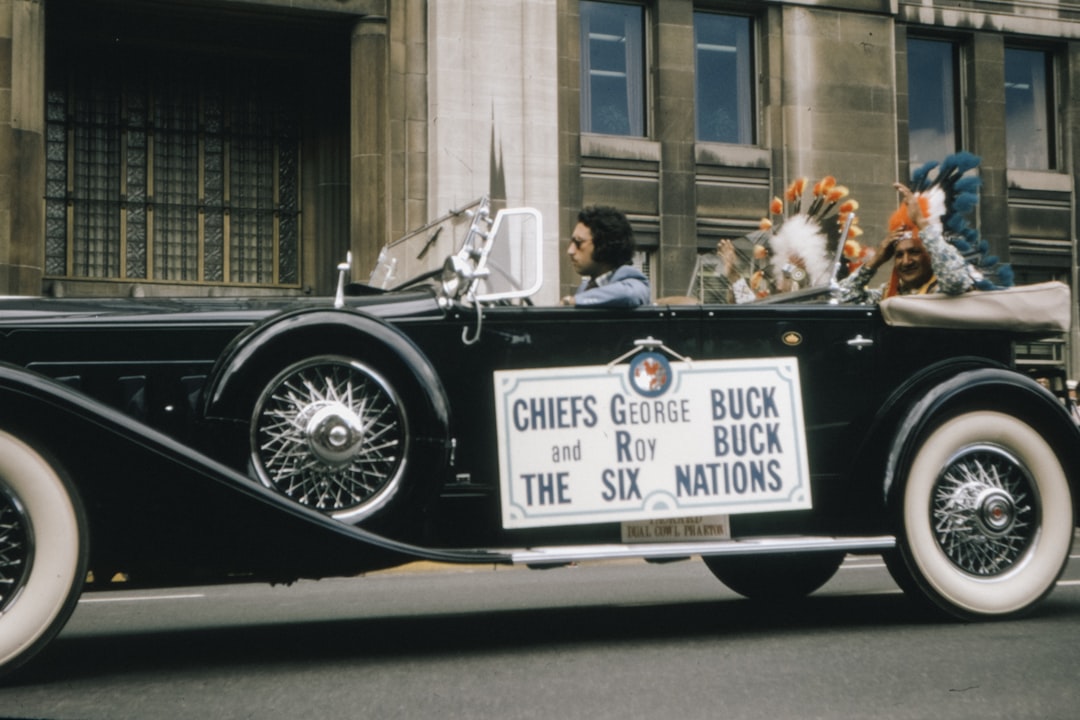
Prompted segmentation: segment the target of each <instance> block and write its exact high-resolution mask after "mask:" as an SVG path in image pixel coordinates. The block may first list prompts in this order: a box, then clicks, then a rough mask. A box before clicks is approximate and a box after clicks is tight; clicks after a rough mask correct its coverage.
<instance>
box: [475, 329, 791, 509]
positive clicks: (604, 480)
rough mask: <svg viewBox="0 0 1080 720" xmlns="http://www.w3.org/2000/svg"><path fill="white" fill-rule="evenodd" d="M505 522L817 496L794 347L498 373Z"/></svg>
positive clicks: (783, 503)
mask: <svg viewBox="0 0 1080 720" xmlns="http://www.w3.org/2000/svg"><path fill="white" fill-rule="evenodd" d="M495 401H496V420H497V434H498V444H499V475H500V488H501V494H502V521H503V526H504V527H507V528H524V527H541V526H554V525H575V524H583V523H599V522H619V521H637V520H649V519H656V518H673V517H684V516H688V515H690V516H701V515H722V514H736V513H750V512H773V511H784V510H798V509H805V508H809V507H810V506H811V500H810V483H809V468H808V463H807V452H806V430H805V426H804V421H803V413H802V393H801V390H800V385H799V369H798V363H797V360H796V359H795V358H789V357H784V358H767V359H760V360H709V361H694V362H690V361H679V362H675V363H672V362H669V360H668V359H667V357H666V356H665V355H662V354H660V353H658V352H655V351H651V350H650V351H646V352H639V353H638V354H637V355H635V356H634V357H633V358H632V360H631V361H630V362H629V363H628V364H618V365H610V366H586V367H564V368H547V369H534V370H503V371H497V372H496V373H495Z"/></svg>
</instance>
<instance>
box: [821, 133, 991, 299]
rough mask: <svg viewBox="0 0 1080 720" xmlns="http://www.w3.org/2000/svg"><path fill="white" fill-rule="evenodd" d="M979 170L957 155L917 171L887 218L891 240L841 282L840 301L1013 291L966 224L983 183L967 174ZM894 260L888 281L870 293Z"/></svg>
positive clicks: (970, 157) (972, 159) (972, 157)
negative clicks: (883, 269) (870, 285)
mask: <svg viewBox="0 0 1080 720" xmlns="http://www.w3.org/2000/svg"><path fill="white" fill-rule="evenodd" d="M978 164H979V158H978V157H976V156H975V155H972V154H971V153H967V152H959V153H955V154H953V155H950V156H949V157H947V158H945V160H944V161H942V162H941V163H940V165H939V164H938V163H936V162H932V163H927V164H925V165H923V166H922V167H921V168H919V169H918V170H917V171H915V173H914V174H913V175H912V188H911V189H909V188H908V187H906V186H904V185H902V184H900V183H896V184H895V185H894V187H895V188H896V189H897V190H898V191H899V192H900V194H901V198H902V201H901V203H900V207H899V208H897V210H896V212H895V213H893V215H892V217H891V218H889V234H888V236H886V238H885V239H884V240H882V241H881V244H880V245H879V246H878V250H877V253H876V254H875V255H874V257H873V259H871V260H870V261H869V262H866V263H864V264H863V265H861V266H859V268H858V269H857V270H856V271H855V272H854V273H852V274H851V275H850V276H849V277H847V278H845V279H844V280H842V281H841V282H840V296H841V299H842V300H844V301H848V302H862V303H876V302H878V301H880V300H882V299H884V298H888V297H892V296H894V295H921V294H926V293H944V294H947V295H959V294H961V293H964V292H967V291H968V290H971V289H972V288H976V289H979V290H991V289H995V288H1000V287H1006V286H1009V285H1011V284H1012V268H1011V267H1009V266H1008V265H1007V264H1003V263H1000V262H999V261H998V259H997V257H995V256H993V255H990V254H989V253H988V252H987V250H988V245H987V243H986V241H985V240H982V239H980V238H979V233H978V231H977V230H975V229H974V228H972V227H970V226H969V225H968V223H967V221H966V219H965V218H964V215H965V214H967V213H968V212H970V211H971V209H972V208H973V207H974V206H975V203H976V202H977V201H978V194H977V191H978V188H979V184H980V180H979V178H978V177H977V176H975V175H968V174H967V173H968V171H969V170H972V169H974V168H975V167H977V166H978ZM946 233H947V235H946ZM890 259H891V260H893V268H892V273H891V275H890V277H889V281H888V282H887V283H886V284H885V286H884V287H882V288H879V289H870V290H868V289H867V288H866V285H867V284H868V283H869V282H870V280H871V279H872V278H873V277H874V273H875V272H877V270H878V269H879V268H880V267H881V266H882V265H884V264H885V263H886V262H888V261H889V260H890Z"/></svg>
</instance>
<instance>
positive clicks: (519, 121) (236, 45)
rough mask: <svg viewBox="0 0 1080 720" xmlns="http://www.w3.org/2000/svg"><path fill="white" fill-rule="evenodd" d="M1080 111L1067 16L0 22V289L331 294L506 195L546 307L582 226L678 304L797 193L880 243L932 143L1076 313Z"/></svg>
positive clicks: (481, 4)
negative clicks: (948, 153)
mask: <svg viewBox="0 0 1080 720" xmlns="http://www.w3.org/2000/svg"><path fill="white" fill-rule="evenodd" d="M612 18H616V25H611V24H610V21H611V19H612ZM729 20H731V22H730V23H729V22H728V21H729ZM603 23H609V24H608V25H604V24H603ZM618 23H622V24H618ZM613 27H614V28H615V29H614V30H612V28H613ZM714 31H715V33H716V35H715V37H714V36H713V35H710V33H713V32H714ZM729 31H730V33H731V34H730V35H727V34H724V33H729ZM718 38H719V39H718ZM612 48H616V49H617V52H616V53H615V54H616V55H617V56H618V57H617V58H616V60H617V62H618V63H623V64H624V65H623V66H620V67H618V68H614V69H613V68H612V67H608V66H607V65H605V63H607V62H608V61H609V60H611V58H610V57H607V56H606V55H605V53H608V52H609V51H610V50H611V49H612ZM706 68H707V69H708V72H706V71H705V69H706ZM939 71H940V72H939ZM1028 71H1030V72H1028ZM1017 72H1021V74H1022V73H1023V72H1028V74H1026V75H1023V74H1022V77H1021V76H1018V75H1016V73H1017ZM713 73H719V74H716V75H715V82H714V81H713V80H714V75H713ZM616 86H617V89H616V90H615V91H614V92H615V94H617V95H619V94H620V93H622V94H621V95H620V97H622V98H623V99H625V100H627V103H628V105H629V107H630V112H629V113H628V114H627V116H626V117H625V118H624V117H623V114H624V113H622V110H619V112H617V113H615V115H617V116H618V117H616V118H615V120H617V121H618V122H617V123H616V124H615V125H605V124H604V123H605V122H608V121H609V120H611V119H612V118H611V117H608V115H610V112H609V111H610V108H607V107H605V106H603V104H602V101H603V99H604V98H606V97H608V94H609V93H610V92H613V91H612V90H611V88H612V87H616ZM705 109H708V110H709V113H710V114H708V115H707V114H706V113H705ZM1078 110H1080V2H1066V1H1065V0H1058V1H1055V0H1027V1H1025V2H1022V3H1013V2H1002V1H1000V0H973V1H972V2H965V3H955V2H946V1H944V0H940V1H939V0H759V1H749V0H639V1H635V0H625V2H590V1H589V0H521V2H505V1H504V0H188V1H181V0H0V293H2V294H39V293H44V294H55V295H127V294H137V295H138V294H145V295H170V294H187V295H191V294H226V295H228V294H253V293H255V294H257V293H329V292H331V291H332V287H333V282H334V268H335V266H336V264H337V263H338V262H339V261H340V259H341V258H342V257H343V256H344V254H345V252H346V250H351V251H352V253H353V255H354V258H355V260H356V262H355V268H356V269H355V270H354V276H355V277H356V278H357V279H360V280H363V279H364V278H365V277H366V275H365V273H366V271H367V269H368V268H370V267H371V266H372V264H373V263H374V260H375V257H376V255H377V253H378V250H379V248H380V247H381V246H382V245H383V244H385V243H386V242H388V241H391V240H393V239H394V238H397V237H400V236H402V235H404V234H405V233H407V232H408V231H409V230H410V229H413V228H416V227H419V226H422V225H424V224H425V223H426V222H427V221H428V220H430V219H431V218H433V217H436V216H439V215H441V214H443V213H446V212H448V211H450V210H452V209H455V208H460V207H463V206H465V205H467V204H468V203H469V202H471V201H472V200H474V199H475V198H477V197H479V196H481V195H484V194H490V195H491V196H492V197H493V198H495V199H496V201H497V202H499V203H505V204H508V205H518V204H526V205H531V206H534V207H536V208H538V209H540V210H541V211H542V212H543V215H544V217H545V219H546V232H545V242H546V243H547V244H548V246H549V248H550V251H549V252H548V253H547V255H546V258H547V259H546V266H545V268H544V272H545V277H546V278H548V281H547V283H546V286H545V289H544V291H543V297H542V298H541V301H542V302H552V303H553V302H555V301H556V298H558V297H559V295H560V294H561V293H565V292H566V291H568V290H569V289H570V288H571V287H572V286H573V285H574V284H575V282H576V278H575V277H574V275H573V271H572V269H571V268H570V266H569V265H568V263H567V262H566V259H565V254H564V247H563V245H564V243H562V242H560V238H565V237H567V236H568V235H569V233H570V230H571V228H572V225H573V222H574V217H575V215H576V212H577V210H578V208H580V207H581V206H583V205H586V204H592V203H606V204H613V205H617V206H619V207H620V208H622V209H623V210H624V211H626V212H627V213H628V215H629V216H630V217H631V220H632V222H633V224H634V227H635V230H636V233H637V236H638V239H639V242H640V244H641V247H642V250H643V252H642V255H641V261H642V263H643V265H645V266H646V267H647V269H648V272H649V274H650V276H651V278H652V281H653V285H654V288H655V290H654V292H655V293H656V294H657V296H662V295H671V294H683V293H685V292H686V288H687V284H688V282H689V279H690V276H691V273H692V271H693V268H694V266H695V262H696V261H697V259H698V257H699V256H700V255H701V254H703V253H708V252H711V251H712V249H713V248H715V244H716V241H717V240H718V239H719V238H722V237H728V236H733V235H741V234H743V233H745V232H747V231H748V230H751V229H753V228H754V227H756V225H757V222H758V219H759V218H760V217H761V216H762V215H763V214H764V212H765V210H766V208H767V206H768V203H769V199H770V198H771V197H773V196H774V195H777V194H780V193H781V192H782V190H783V188H784V187H785V186H786V185H787V184H788V183H789V182H790V181H791V180H792V179H793V178H796V177H800V176H809V177H820V176H822V175H824V174H833V175H836V176H837V177H838V178H840V179H841V180H842V182H843V183H844V184H845V185H847V186H848V187H849V188H850V189H851V192H852V195H853V196H855V197H857V198H858V200H859V202H860V205H861V207H860V222H861V224H862V226H863V227H864V228H865V230H866V232H867V235H868V237H871V238H872V237H876V236H877V235H878V234H880V233H881V232H882V231H883V228H884V224H885V220H886V218H887V217H888V215H889V213H890V212H891V210H892V209H893V208H894V207H895V203H896V196H895V193H894V191H893V190H892V189H891V183H892V182H893V181H894V180H897V179H902V178H905V177H907V176H908V174H909V172H910V170H911V167H912V165H913V159H915V160H918V159H920V157H921V156H924V155H925V154H926V153H927V152H929V151H932V150H934V149H937V148H945V149H966V150H969V151H971V152H973V153H975V154H977V155H979V156H980V157H981V158H982V164H981V169H980V173H981V177H982V180H983V188H982V197H981V202H980V205H979V208H978V211H977V219H976V222H977V225H978V227H979V229H980V231H981V233H982V235H983V237H985V238H986V239H987V240H989V242H990V243H991V246H992V248H993V250H994V252H996V253H997V254H998V255H1000V256H1001V257H1002V258H1004V259H1006V260H1009V261H1010V262H1012V263H1013V265H1014V266H1015V267H1016V269H1017V272H1018V279H1019V280H1020V281H1022V282H1028V281H1036V280H1042V279H1048V278H1056V279H1060V280H1064V281H1066V282H1069V283H1070V284H1071V285H1072V286H1073V287H1074V290H1075V289H1076V268H1077V259H1076V234H1077V217H1076V211H1075V207H1076V203H1075V193H1076V190H1075V187H1076V179H1077V169H1078V168H1080V156H1078V152H1080V142H1078V139H1080V138H1078V137H1077V133H1078V132H1080V130H1077V129H1074V128H1080V123H1077V122H1075V119H1076V115H1077V112H1078ZM624 120H625V124H620V123H623V121H624ZM1010 131H1011V132H1010ZM1074 325H1075V323H1074ZM1075 332H1076V331H1075V330H1074V333H1075ZM1078 346H1080V343H1077V342H1076V337H1075V336H1074V337H1072V338H1070V339H1069V341H1068V342H1066V343H1064V344H1060V345H1045V346H1039V347H1032V348H1022V349H1021V351H1022V352H1024V353H1027V354H1029V356H1030V357H1029V359H1030V360H1031V361H1032V362H1036V363H1048V364H1061V365H1066V366H1068V367H1069V369H1070V370H1071V371H1072V372H1073V374H1075V373H1076V372H1078V371H1080V348H1078ZM1070 348H1071V350H1070Z"/></svg>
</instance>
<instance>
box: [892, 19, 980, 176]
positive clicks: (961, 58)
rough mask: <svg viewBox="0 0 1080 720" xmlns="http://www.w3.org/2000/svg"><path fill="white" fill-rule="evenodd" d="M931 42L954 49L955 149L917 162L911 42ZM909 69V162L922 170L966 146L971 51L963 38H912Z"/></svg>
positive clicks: (953, 138)
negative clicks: (968, 71)
mask: <svg viewBox="0 0 1080 720" xmlns="http://www.w3.org/2000/svg"><path fill="white" fill-rule="evenodd" d="M913 41H914V42H932V43H941V44H945V45H948V46H949V47H950V48H951V51H952V52H951V59H952V83H953V88H954V92H953V107H952V110H953V121H952V125H953V128H952V140H953V147H952V149H951V150H950V151H949V152H947V153H944V154H942V153H933V156H932V157H926V158H922V159H919V160H916V159H915V158H914V156H913V152H912V151H913V145H914V143H913V142H912V138H913V136H912V123H911V107H912V105H913V104H915V102H916V98H915V96H914V95H913V94H912V91H911V86H912V73H911V60H912V57H913V54H912V52H911V43H912V42H913ZM905 57H906V65H905V68H904V72H905V78H906V84H907V88H906V89H907V158H906V159H907V162H908V165H909V166H910V167H912V168H916V167H919V166H921V165H923V164H924V163H926V162H931V161H939V160H941V159H942V158H943V157H944V156H946V155H949V154H952V153H955V152H957V151H958V150H961V149H963V148H965V147H966V146H967V115H966V109H967V105H968V103H967V97H968V94H967V83H966V77H967V75H966V72H965V68H966V67H967V63H968V51H967V42H966V41H965V40H964V39H963V38H958V37H953V36H941V35H929V34H928V35H922V34H918V35H909V36H908V37H907V42H906V53H905Z"/></svg>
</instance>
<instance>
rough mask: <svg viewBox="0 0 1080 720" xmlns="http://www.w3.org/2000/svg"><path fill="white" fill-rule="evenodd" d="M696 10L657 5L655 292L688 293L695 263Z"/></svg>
mask: <svg viewBox="0 0 1080 720" xmlns="http://www.w3.org/2000/svg"><path fill="white" fill-rule="evenodd" d="M693 26H694V8H693V6H692V5H691V4H690V3H657V7H656V38H657V45H658V47H657V51H658V54H659V55H660V56H661V57H663V58H664V63H662V64H661V66H660V69H659V70H658V71H657V78H656V87H657V93H656V113H655V117H656V133H655V136H656V139H657V140H659V141H660V169H661V172H660V177H661V184H660V252H659V268H658V270H659V272H658V273H656V274H655V275H656V276H655V277H654V285H655V295H657V296H658V297H659V296H663V295H681V294H683V293H685V292H686V285H687V283H686V275H687V268H692V267H694V263H695V262H696V261H697V195H696V193H695V190H696V187H697V186H696V183H695V180H696V175H697V168H696V163H695V157H694V147H695V140H696V132H697V131H696V128H695V116H694V110H693V108H694V102H695V97H694V95H695V91H696V85H695V82H694V62H695V59H694V44H693V43H692V42H691V43H688V42H687V41H686V38H687V36H689V37H693Z"/></svg>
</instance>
